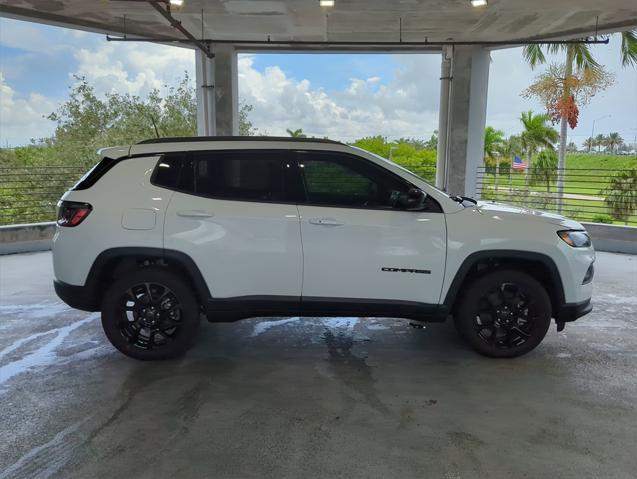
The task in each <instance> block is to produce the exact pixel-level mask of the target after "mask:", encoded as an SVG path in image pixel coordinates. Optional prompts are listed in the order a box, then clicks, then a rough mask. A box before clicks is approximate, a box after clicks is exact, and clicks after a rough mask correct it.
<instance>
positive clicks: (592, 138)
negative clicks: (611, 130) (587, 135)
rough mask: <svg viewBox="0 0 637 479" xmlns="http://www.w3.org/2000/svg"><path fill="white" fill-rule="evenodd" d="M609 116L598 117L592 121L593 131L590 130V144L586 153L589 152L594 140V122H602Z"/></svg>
mask: <svg viewBox="0 0 637 479" xmlns="http://www.w3.org/2000/svg"><path fill="white" fill-rule="evenodd" d="M610 117H611V115H604V116H600V117H599V118H595V119H594V120H593V129H592V130H591V142H590V143H589V144H588V152H589V153H590V152H591V147H592V146H593V145H592V142H593V141H594V140H595V122H596V121H599V120H604V119H605V118H610Z"/></svg>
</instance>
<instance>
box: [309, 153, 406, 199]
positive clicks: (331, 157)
mask: <svg viewBox="0 0 637 479" xmlns="http://www.w3.org/2000/svg"><path fill="white" fill-rule="evenodd" d="M299 167H300V170H301V174H302V176H303V182H304V184H305V191H306V195H307V201H308V203H311V204H318V205H331V206H350V207H355V208H356V207H358V208H361V207H362V208H394V207H396V206H397V204H398V200H399V197H400V195H401V194H404V193H406V192H407V191H408V190H409V188H410V185H409V184H407V183H406V182H404V181H402V180H401V179H399V178H397V177H395V176H394V175H392V174H390V173H387V172H385V171H383V170H382V169H381V168H380V167H377V166H375V165H373V164H371V163H370V162H367V161H365V160H362V159H357V158H353V157H348V156H345V155H339V154H329V153H328V154H325V153H312V152H303V153H299Z"/></svg>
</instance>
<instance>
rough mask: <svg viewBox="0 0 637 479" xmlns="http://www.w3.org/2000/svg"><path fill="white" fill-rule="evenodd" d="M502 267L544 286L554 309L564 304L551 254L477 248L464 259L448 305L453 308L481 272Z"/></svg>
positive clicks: (560, 284)
mask: <svg viewBox="0 0 637 479" xmlns="http://www.w3.org/2000/svg"><path fill="white" fill-rule="evenodd" d="M501 267H510V268H513V269H517V270H519V271H523V272H525V273H527V274H529V275H531V276H532V277H533V278H535V279H536V280H538V281H539V282H540V283H541V284H542V285H544V287H545V289H546V291H547V293H548V295H549V297H550V298H551V303H552V304H551V305H552V307H553V308H552V309H553V311H554V312H557V311H558V310H559V308H560V307H561V306H562V305H563V304H564V302H565V299H564V298H565V296H564V285H563V283H562V278H561V276H560V273H559V270H558V268H557V265H556V264H555V261H553V259H552V258H551V257H550V256H548V255H545V254H542V253H535V252H529V251H519V250H487V251H477V252H475V253H472V254H470V255H469V256H467V257H466V258H465V259H464V261H463V262H462V264H461V265H460V268H458V270H457V271H456V274H455V276H454V278H453V280H452V282H451V285H450V286H449V288H448V290H447V293H446V295H445V299H444V305H445V307H446V308H447V309H448V310H449V311H453V310H454V309H455V306H456V304H457V301H456V300H457V299H458V297H459V296H460V292H461V291H462V288H463V286H465V285H466V284H467V283H468V282H470V281H472V280H473V279H475V278H476V277H478V276H480V275H481V274H483V273H485V272H488V271H493V270H494V269H497V268H501Z"/></svg>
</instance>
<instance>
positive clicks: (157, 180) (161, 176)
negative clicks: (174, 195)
mask: <svg viewBox="0 0 637 479" xmlns="http://www.w3.org/2000/svg"><path fill="white" fill-rule="evenodd" d="M151 182H152V183H153V184H154V185H156V186H162V187H164V188H168V189H171V190H181V191H185V192H188V193H192V192H194V176H193V173H192V160H191V159H189V158H187V156H186V155H185V154H183V153H171V154H167V155H164V156H162V157H161V159H160V160H159V161H158V162H157V166H156V167H155V171H154V173H153V177H152V179H151Z"/></svg>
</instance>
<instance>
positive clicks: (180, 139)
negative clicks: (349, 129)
mask: <svg viewBox="0 0 637 479" xmlns="http://www.w3.org/2000/svg"><path fill="white" fill-rule="evenodd" d="M187 141H288V142H289V141H292V142H298V143H329V144H332V145H342V144H343V143H341V142H340V141H335V140H328V139H325V138H294V137H291V136H168V137H165V138H149V139H148V140H143V141H140V142H138V143H137V144H138V145H147V144H153V143H182V142H187Z"/></svg>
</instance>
